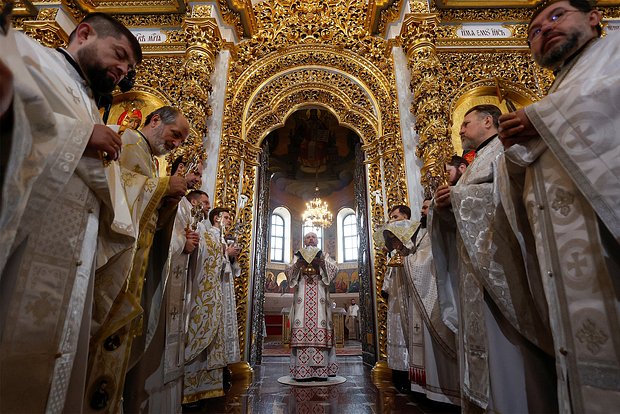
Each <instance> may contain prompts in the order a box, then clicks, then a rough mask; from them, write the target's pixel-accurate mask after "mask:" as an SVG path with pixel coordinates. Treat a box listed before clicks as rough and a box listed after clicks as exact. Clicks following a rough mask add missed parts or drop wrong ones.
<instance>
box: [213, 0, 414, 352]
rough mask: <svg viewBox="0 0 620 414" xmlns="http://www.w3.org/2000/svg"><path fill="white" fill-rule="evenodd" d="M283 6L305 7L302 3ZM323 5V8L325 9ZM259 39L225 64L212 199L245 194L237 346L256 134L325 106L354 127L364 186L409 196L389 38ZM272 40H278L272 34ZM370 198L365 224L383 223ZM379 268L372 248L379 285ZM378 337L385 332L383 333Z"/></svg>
mask: <svg viewBox="0 0 620 414" xmlns="http://www.w3.org/2000/svg"><path fill="white" fill-rule="evenodd" d="M352 3H354V2H352ZM289 10H298V11H299V13H301V14H303V5H301V4H300V7H299V8H297V9H293V8H291V9H289ZM322 10H323V12H324V13H329V11H328V9H322ZM257 14H258V15H259V16H260V15H261V13H257ZM330 27H332V26H330ZM330 30H333V29H331V28H330ZM321 33H322V35H325V33H324V32H321ZM333 37H334V36H332V38H333ZM258 38H260V34H259V36H257V37H255V38H253V40H251V41H249V42H247V43H246V44H242V45H241V47H240V48H239V49H238V50H237V51H236V60H235V61H234V62H233V64H232V65H231V68H230V70H229V74H230V76H229V80H228V82H229V83H228V85H229V87H228V94H227V96H228V98H227V101H226V104H225V109H224V122H223V133H222V145H221V148H220V156H219V160H220V162H219V170H218V177H217V182H216V191H215V197H214V199H215V200H216V203H217V204H219V205H225V206H227V207H229V208H231V209H232V210H233V211H236V207H237V200H238V198H239V196H241V195H245V196H246V197H247V198H248V199H249V200H250V201H248V202H247V203H246V204H245V206H244V207H243V208H242V209H240V210H239V211H237V217H236V222H237V223H238V226H239V227H238V228H240V233H239V234H238V235H237V236H238V241H239V242H240V243H241V245H242V247H243V249H242V252H243V253H242V255H241V257H240V258H239V264H240V266H241V276H240V280H239V282H240V283H238V284H237V292H236V294H237V315H238V318H239V322H240V323H239V326H240V331H241V335H240V340H241V346H242V347H244V346H245V339H246V336H245V330H246V329H247V326H246V325H245V322H246V320H247V319H248V318H247V316H248V315H249V305H250V304H249V303H248V293H249V292H248V286H249V278H250V265H251V263H250V251H251V248H252V243H251V234H252V225H253V222H254V219H255V218H254V189H255V181H256V168H255V167H256V165H257V160H258V154H259V153H260V144H261V141H262V140H263V139H264V137H265V136H266V135H267V133H268V132H269V131H271V130H273V129H275V128H278V127H279V126H281V125H283V124H284V121H285V120H286V118H287V117H288V116H289V115H290V114H291V113H292V112H294V111H295V110H296V109H298V108H301V107H304V106H309V105H314V106H321V107H323V108H326V109H327V110H328V111H330V112H331V113H333V114H334V115H335V116H336V118H337V119H338V121H339V123H340V124H341V125H343V126H346V127H348V128H350V129H352V130H354V131H356V132H357V133H358V134H359V136H360V138H361V140H362V143H363V149H364V151H365V153H366V164H367V168H368V178H369V180H368V191H370V192H375V191H377V190H378V191H379V192H380V193H383V194H386V196H387V204H393V203H401V202H404V201H405V200H407V187H406V176H405V168H404V154H403V147H402V141H401V138H400V124H399V117H398V101H397V96H396V89H395V88H396V83H395V79H394V74H393V71H392V66H393V65H392V62H391V53H390V45H389V44H388V42H386V41H377V39H376V38H372V37H371V36H370V35H367V36H363V37H361V38H358V39H356V40H355V45H350V46H353V47H344V44H325V43H315V42H314V41H311V40H310V41H308V40H307V39H308V37H304V39H306V42H305V43H303V42H302V43H298V42H299V41H300V39H301V36H298V35H296V34H295V35H291V37H290V38H289V39H295V40H296V41H295V42H291V43H292V44H289V45H287V46H285V47H279V48H278V47H275V45H272V44H269V43H267V42H266V41H264V39H263V41H259V40H257V39H258ZM271 40H272V41H274V42H275V43H276V44H277V43H278V39H271ZM266 50H267V52H266ZM382 177H383V180H382V179H381V178H382ZM370 203H371V204H370V209H369V215H370V220H371V226H372V227H375V226H378V225H379V224H381V223H382V222H383V218H384V211H383V210H384V207H383V203H377V202H376V200H375V198H374V197H373V198H371V200H370ZM384 269H385V263H384V258H383V255H381V254H379V252H377V254H375V274H376V275H377V276H376V277H377V283H375V286H376V287H380V285H381V283H380V280H382V278H383V273H384ZM376 293H378V292H376ZM380 306H383V304H382V303H380ZM378 326H379V327H385V310H384V311H383V312H379V325H378ZM381 336H382V337H383V338H384V337H385V333H383V334H382V335H381ZM371 341H372V342H373V344H374V340H372V339H371ZM375 345H376V344H375Z"/></svg>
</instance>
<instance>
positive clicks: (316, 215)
mask: <svg viewBox="0 0 620 414" xmlns="http://www.w3.org/2000/svg"><path fill="white" fill-rule="evenodd" d="M314 191H315V197H314V198H313V199H312V201H310V202H309V203H306V211H304V214H303V216H302V219H303V221H304V223H306V224H308V225H310V224H311V225H312V226H313V227H321V228H325V227H329V226H331V225H332V220H333V218H334V217H333V216H332V213H330V212H329V210H328V208H329V206H328V205H327V203H326V202H325V201H323V200H321V198H320V197H319V187H315V188H314Z"/></svg>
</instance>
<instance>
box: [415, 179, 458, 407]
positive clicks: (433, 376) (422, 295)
mask: <svg viewBox="0 0 620 414" xmlns="http://www.w3.org/2000/svg"><path fill="white" fill-rule="evenodd" d="M463 171H464V170H463ZM430 204H431V200H430V199H427V200H424V202H423V203H422V210H421V213H422V216H421V218H420V225H419V227H418V229H416V232H415V233H414V235H413V237H412V238H413V240H412V242H413V246H414V248H413V250H412V251H411V252H410V254H408V255H407V256H406V257H405V260H404V271H405V275H406V280H407V283H408V284H409V291H410V292H411V295H412V298H411V302H412V304H413V306H415V311H414V314H416V316H417V315H419V318H415V319H414V320H411V321H410V325H412V323H414V325H413V326H410V334H409V337H410V348H411V352H410V362H409V365H410V366H409V378H410V379H411V389H412V390H413V391H418V392H422V393H424V394H425V395H426V397H427V398H429V399H431V400H434V401H439V402H443V403H449V404H457V405H460V388H459V368H458V360H457V358H456V337H455V335H454V333H453V332H452V331H451V330H450V329H449V328H448V326H446V324H444V323H443V320H442V319H441V312H440V309H439V301H438V298H437V281H436V278H435V268H434V266H433V256H432V253H431V240H430V236H429V235H428V231H427V229H426V223H427V215H428V212H429V208H430ZM420 321H421V322H420Z"/></svg>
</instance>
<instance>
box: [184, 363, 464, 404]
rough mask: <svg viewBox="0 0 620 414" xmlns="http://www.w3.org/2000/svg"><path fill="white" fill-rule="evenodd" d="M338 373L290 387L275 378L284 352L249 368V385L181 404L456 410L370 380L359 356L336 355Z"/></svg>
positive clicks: (282, 371)
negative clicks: (325, 381)
mask: <svg viewBox="0 0 620 414" xmlns="http://www.w3.org/2000/svg"><path fill="white" fill-rule="evenodd" d="M338 365H339V369H338V375H339V376H343V377H345V378H346V379H347V381H346V382H345V383H343V384H339V385H334V386H331V387H292V386H288V385H283V384H280V383H279V382H278V378H280V377H281V376H285V375H288V374H289V357H288V356H286V357H284V356H273V357H264V358H263V363H262V364H261V365H257V366H255V367H254V380H253V382H252V383H251V384H249V386H247V385H246V386H244V385H243V384H234V383H233V386H232V388H231V389H230V390H228V392H227V394H226V396H224V397H221V398H214V399H210V400H206V401H204V402H203V404H202V405H201V406H196V407H184V412H188V413H189V412H192V413H256V414H284V413H287V414H288V413H317V414H318V413H333V414H357V413H386V414H387V413H458V412H460V410H459V408H458V407H454V406H451V405H445V404H439V403H435V402H432V401H429V400H427V399H426V398H425V397H422V396H421V395H419V394H415V393H412V392H409V393H402V392H400V391H398V390H397V389H396V388H394V387H393V386H392V384H391V383H384V384H380V385H379V387H377V386H376V385H375V384H373V382H372V380H371V377H370V371H371V369H372V367H370V366H367V365H364V364H363V362H362V358H361V357H360V356H338Z"/></svg>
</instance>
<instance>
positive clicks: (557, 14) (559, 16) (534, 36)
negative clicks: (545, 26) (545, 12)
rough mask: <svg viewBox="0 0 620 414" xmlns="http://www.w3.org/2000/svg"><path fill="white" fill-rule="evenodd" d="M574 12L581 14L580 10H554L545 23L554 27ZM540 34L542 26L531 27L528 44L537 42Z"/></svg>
mask: <svg viewBox="0 0 620 414" xmlns="http://www.w3.org/2000/svg"><path fill="white" fill-rule="evenodd" d="M575 12H579V13H583V12H582V11H581V10H565V9H562V8H559V9H555V10H554V11H553V13H551V14H550V15H549V16H548V17H547V20H546V21H547V22H548V23H549V24H550V25H551V26H555V25H556V24H557V23H559V22H561V21H562V20H563V19H564V17H565V16H566V15H567V14H568V13H575ZM541 34H542V25H537V26H534V27H531V28H530V31H529V32H528V34H527V41H528V42H529V43H532V42H533V41H534V40H538V39H539V38H540V35H541Z"/></svg>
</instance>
